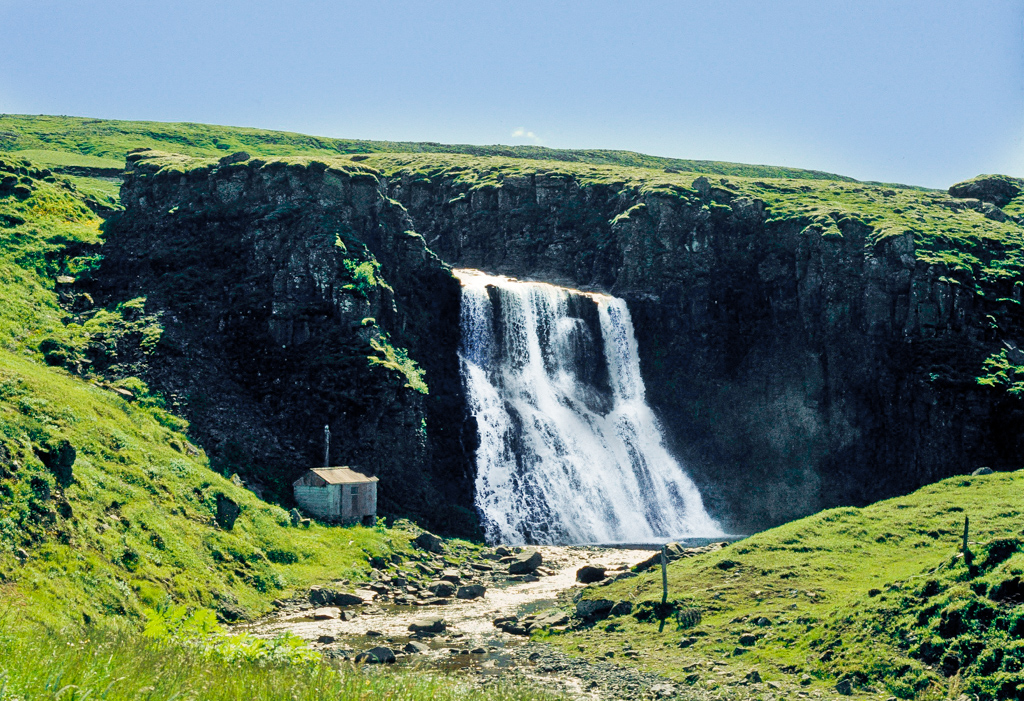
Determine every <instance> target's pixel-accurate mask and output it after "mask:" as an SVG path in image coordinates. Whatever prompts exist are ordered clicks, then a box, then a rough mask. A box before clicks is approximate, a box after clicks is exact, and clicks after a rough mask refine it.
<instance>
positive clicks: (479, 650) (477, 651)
mask: <svg viewBox="0 0 1024 701" xmlns="http://www.w3.org/2000/svg"><path fill="white" fill-rule="evenodd" d="M469 653H470V654H471V655H484V654H486V653H487V650H486V649H484V648H482V647H475V648H473V649H472V650H470V651H469Z"/></svg>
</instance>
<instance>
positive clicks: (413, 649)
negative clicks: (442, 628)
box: [402, 640, 430, 655]
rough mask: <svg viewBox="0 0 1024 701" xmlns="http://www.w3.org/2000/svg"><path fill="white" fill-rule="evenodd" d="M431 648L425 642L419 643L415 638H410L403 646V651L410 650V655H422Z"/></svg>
mask: <svg viewBox="0 0 1024 701" xmlns="http://www.w3.org/2000/svg"><path fill="white" fill-rule="evenodd" d="M429 650H430V648H429V647H428V646H426V645H424V644H423V643H418V642H416V641H415V640H410V641H409V642H407V643H406V644H405V647H403V648H402V652H408V653H409V654H410V655H422V654H423V653H424V652H428V651H429Z"/></svg>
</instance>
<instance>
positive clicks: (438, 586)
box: [427, 580, 456, 598]
mask: <svg viewBox="0 0 1024 701" xmlns="http://www.w3.org/2000/svg"><path fill="white" fill-rule="evenodd" d="M427 589H429V590H430V592H431V593H432V594H433V595H434V596H438V597H442V598H443V597H449V596H455V591H456V588H455V585H454V584H452V583H451V582H445V581H443V580H442V581H439V582H431V583H430V586H428V587H427Z"/></svg>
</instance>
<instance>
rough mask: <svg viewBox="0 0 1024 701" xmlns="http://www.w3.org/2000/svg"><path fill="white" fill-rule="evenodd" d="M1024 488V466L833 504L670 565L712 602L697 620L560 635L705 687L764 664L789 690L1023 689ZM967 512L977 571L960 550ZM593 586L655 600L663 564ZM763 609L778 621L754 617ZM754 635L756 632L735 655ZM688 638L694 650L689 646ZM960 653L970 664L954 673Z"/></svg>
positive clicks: (606, 625)
mask: <svg viewBox="0 0 1024 701" xmlns="http://www.w3.org/2000/svg"><path fill="white" fill-rule="evenodd" d="M1022 488H1024V472H1016V473H996V474H993V475H988V476H982V477H954V478H950V479H947V480H945V481H943V482H940V483H937V484H934V485H931V486H929V487H925V488H923V489H921V490H919V491H917V492H915V493H913V494H910V495H908V496H905V497H900V498H897V499H891V500H888V501H884V502H879V503H877V504H873V505H871V506H869V507H866V508H864V509H854V508H842V509H833V510H831V511H825V512H822V513H820V514H817V515H815V516H811V517H808V518H805V519H801V520H799V521H795V522H793V523H789V524H786V525H784V526H781V527H779V528H775V529H772V530H770V531H766V532H763V533H760V534H757V535H755V536H752V537H750V538H748V539H746V540H744V541H741V542H738V543H736V544H734V545H731V546H729V547H727V548H725V549H723V550H721V551H719V552H717V553H713V554H710V555H706V556H701V557H698V558H693V559H689V560H682V561H678V562H675V563H672V564H671V565H670V566H669V591H670V596H671V598H673V599H676V600H679V601H680V602H681V605H682V606H684V607H685V606H698V607H700V608H701V609H702V610H703V612H704V616H703V620H702V622H701V623H700V624H699V625H698V626H697V627H695V628H691V629H684V630H682V631H679V630H677V629H676V625H675V623H673V622H670V623H669V624H668V625H667V626H666V628H665V630H664V632H658V622H657V621H650V622H640V621H638V620H636V619H635V618H634V617H629V616H627V617H620V618H613V619H608V620H607V621H605V622H602V623H599V624H597V626H596V627H594V628H593V629H590V630H585V631H582V632H578V633H575V634H566V635H562V636H555V637H553V638H552V640H554V641H555V642H556V644H559V645H562V646H564V647H566V648H568V649H572V650H574V651H581V654H583V655H585V656H588V657H601V656H602V655H604V654H605V653H606V652H607V651H609V650H611V651H614V652H616V653H618V654H621V652H622V650H623V649H624V648H628V647H630V646H631V647H634V648H636V649H638V650H642V651H643V655H642V656H641V657H640V658H639V659H638V661H637V662H635V663H634V662H630V664H639V665H640V666H642V667H644V668H645V669H648V670H651V671H655V672H659V673H663V674H667V675H669V676H671V677H675V678H677V679H679V680H681V681H683V680H687V678H689V682H690V683H693V684H697V685H699V686H713V685H715V684H721V683H723V682H725V683H735V682H737V681H741V680H743V679H744V678H745V676H746V675H747V674H749V672H750V671H752V670H757V671H758V672H759V674H760V676H761V677H762V679H764V681H765V682H769V681H773V682H778V683H781V684H782V685H783V689H787V688H788V689H789V693H792V691H793V689H799V688H800V684H799V679H800V677H801V675H803V674H807V675H809V677H810V680H809V682H808V685H809V686H810V687H812V688H819V689H822V690H825V691H831V688H832V686H833V685H834V684H835V681H836V680H837V679H844V678H849V679H851V680H852V681H853V682H854V686H855V688H857V689H859V690H861V691H865V690H868V691H870V690H871V689H873V690H874V691H875V692H877V693H878V694H881V695H882V697H885V696H888V695H890V694H895V695H898V696H899V697H902V698H912V697H914V696H915V694H916V695H918V696H919V697H921V698H946V696H947V694H951V696H950V698H956V697H957V695H958V694H959V693H960V692H967V693H971V694H979V695H980V697H981V698H994V697H998V698H1020V696H1019V694H1021V693H1024V673H1022V672H1021V669H1022V664H1024V654H1022V643H1021V635H1022V633H1024V611H1022V610H1021V608H1020V607H1019V606H1018V604H1019V595H1020V591H1019V589H1017V588H1015V587H1016V585H1015V584H1012V582H1013V581H1014V578H1019V577H1020V576H1021V575H1022V574H1024V542H1022V540H1021V536H1022V527H1021V523H1022V522H1021V514H1022V506H1021V498H1020V494H1021V490H1022ZM965 516H969V517H970V524H971V526H970V540H971V546H970V547H971V548H972V550H973V551H974V553H975V554H976V555H977V560H976V564H977V565H979V571H978V572H977V573H976V574H975V576H973V577H971V576H969V575H968V572H967V568H966V566H965V565H964V563H963V559H962V558H959V557H957V555H958V549H959V546H960V539H961V536H962V533H963V526H964V517H965ZM993 543H994V544H995V546H994V547H991V545H992V544H993ZM1017 581H1019V579H1017ZM1006 582H1011V584H1009V585H1008V584H1005V583H1006ZM585 596H586V598H607V599H611V600H625V601H633V602H634V605H636V604H638V603H640V602H642V601H657V600H660V596H661V573H660V571H659V570H657V569H653V570H650V571H648V572H646V573H644V574H641V575H640V576H639V577H637V578H634V579H628V580H624V581H621V582H617V583H615V584H612V585H610V586H608V587H592V588H591V589H589V590H587V592H586V595H585ZM762 617H763V618H767V619H768V620H769V621H770V622H771V625H767V626H759V625H757V623H756V621H757V620H758V619H759V618H762ZM745 633H752V634H754V635H755V636H756V637H757V638H758V640H757V642H756V644H754V645H746V646H743V647H745V648H746V650H747V651H745V652H742V653H739V654H737V652H736V650H737V648H738V647H740V642H739V639H740V636H741V635H743V634H745ZM681 639H687V640H689V641H693V642H692V645H690V646H689V647H686V648H684V649H680V647H679V645H678V643H679V642H680V640H681ZM948 655H956V656H957V658H958V664H959V665H962V667H963V670H962V671H960V672H959V673H958V674H953V670H952V669H951V668H947V670H946V673H945V674H943V672H942V667H943V660H945V659H946V657H947V656H948ZM946 664H947V665H950V664H952V663H951V662H949V661H948V660H947V661H946ZM766 686H767V685H766V684H764V685H761V686H759V687H758V688H759V689H760V690H761V691H762V692H771V691H772V689H770V688H766Z"/></svg>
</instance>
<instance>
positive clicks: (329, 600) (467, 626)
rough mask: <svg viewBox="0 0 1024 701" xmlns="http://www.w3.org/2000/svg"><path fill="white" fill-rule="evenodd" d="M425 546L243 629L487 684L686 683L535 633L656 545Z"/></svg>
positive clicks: (351, 657) (668, 691)
mask: <svg viewBox="0 0 1024 701" xmlns="http://www.w3.org/2000/svg"><path fill="white" fill-rule="evenodd" d="M417 545H418V546H419V548H418V549H417V551H416V552H413V553H405V554H403V556H399V557H395V558H394V559H393V560H390V561H386V562H385V561H376V562H374V563H373V564H374V566H375V569H374V581H373V582H371V583H369V584H367V585H364V586H360V587H354V586H351V585H350V583H349V582H348V581H345V580H340V581H337V582H334V583H331V584H330V585H327V586H324V587H314V588H312V589H311V590H310V592H309V594H308V596H306V597H303V598H297V599H293V600H289V601H282V602H278V611H277V612H276V613H274V614H273V615H271V616H268V617H266V618H263V619H261V620H259V621H256V622H254V623H250V624H247V625H245V626H244V628H245V629H246V630H248V631H249V632H251V633H253V634H256V635H261V636H274V635H279V634H281V633H285V632H288V633H291V634H293V635H296V636H299V637H301V638H303V639H304V640H306V641H308V642H309V644H310V645H311V646H313V647H314V648H319V649H322V650H323V651H324V654H325V656H327V657H328V658H331V659H335V660H338V661H339V663H347V662H356V663H395V664H398V665H402V666H406V665H411V666H416V667H417V668H422V669H425V670H432V671H440V672H452V673H460V674H466V675H470V676H472V677H473V678H474V679H476V680H477V681H478V682H479V683H480V684H482V685H488V684H492V683H498V682H511V681H515V682H516V683H520V682H527V683H539V684H543V686H544V687H545V688H548V689H551V688H560V689H562V690H563V691H565V692H566V693H568V694H570V695H571V696H576V697H580V698H608V699H615V698H630V699H634V698H638V697H643V698H670V697H674V696H676V694H677V692H678V689H677V685H676V684H674V683H672V682H669V681H668V680H665V679H663V678H661V677H658V676H656V675H653V674H646V673H643V672H640V671H637V670H635V669H632V668H630V667H625V666H620V665H617V664H615V662H614V661H613V660H608V661H606V662H592V661H587V660H584V659H582V658H575V657H571V656H569V655H567V654H566V653H564V652H561V651H559V650H555V649H554V648H552V647H551V646H549V645H545V644H544V643H541V642H537V641H531V640H530V638H529V634H530V633H532V632H534V631H535V630H537V629H541V628H546V629H550V630H555V631H558V630H564V629H566V628H567V627H568V626H569V625H570V624H572V623H573V622H574V619H573V618H572V614H573V613H575V606H574V602H573V599H574V594H575V593H577V592H578V591H579V590H580V589H582V588H583V587H585V586H598V587H599V586H601V584H602V583H604V582H611V581H614V580H615V579H617V578H623V577H632V576H635V574H634V573H633V572H632V571H631V568H632V567H634V566H636V565H638V564H641V563H644V562H645V561H648V560H650V559H651V555H652V552H651V551H650V550H637V549H619V548H606V547H584V546H541V547H537V548H528V549H520V548H515V549H512V548H503V547H499V548H493V549H490V548H485V549H483V550H480V551H478V552H475V553H473V556H472V557H468V558H464V559H461V561H460V558H457V557H454V556H452V555H451V554H449V553H447V552H446V551H445V550H444V547H443V545H442V543H441V542H440V541H434V540H432V539H431V537H430V535H429V534H424V536H423V537H422V538H421V539H419V540H418V541H417ZM710 547H717V546H710ZM700 550H704V548H701V549H700ZM678 554H681V551H680V553H678ZM579 579H582V580H584V581H578V580H579ZM577 623H578V622H577ZM626 654H627V655H628V656H637V655H638V654H639V653H638V652H633V653H632V654H630V653H629V652H627V653H626ZM687 697H690V698H692V697H693V695H692V694H690V693H689V692H688V693H687Z"/></svg>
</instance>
